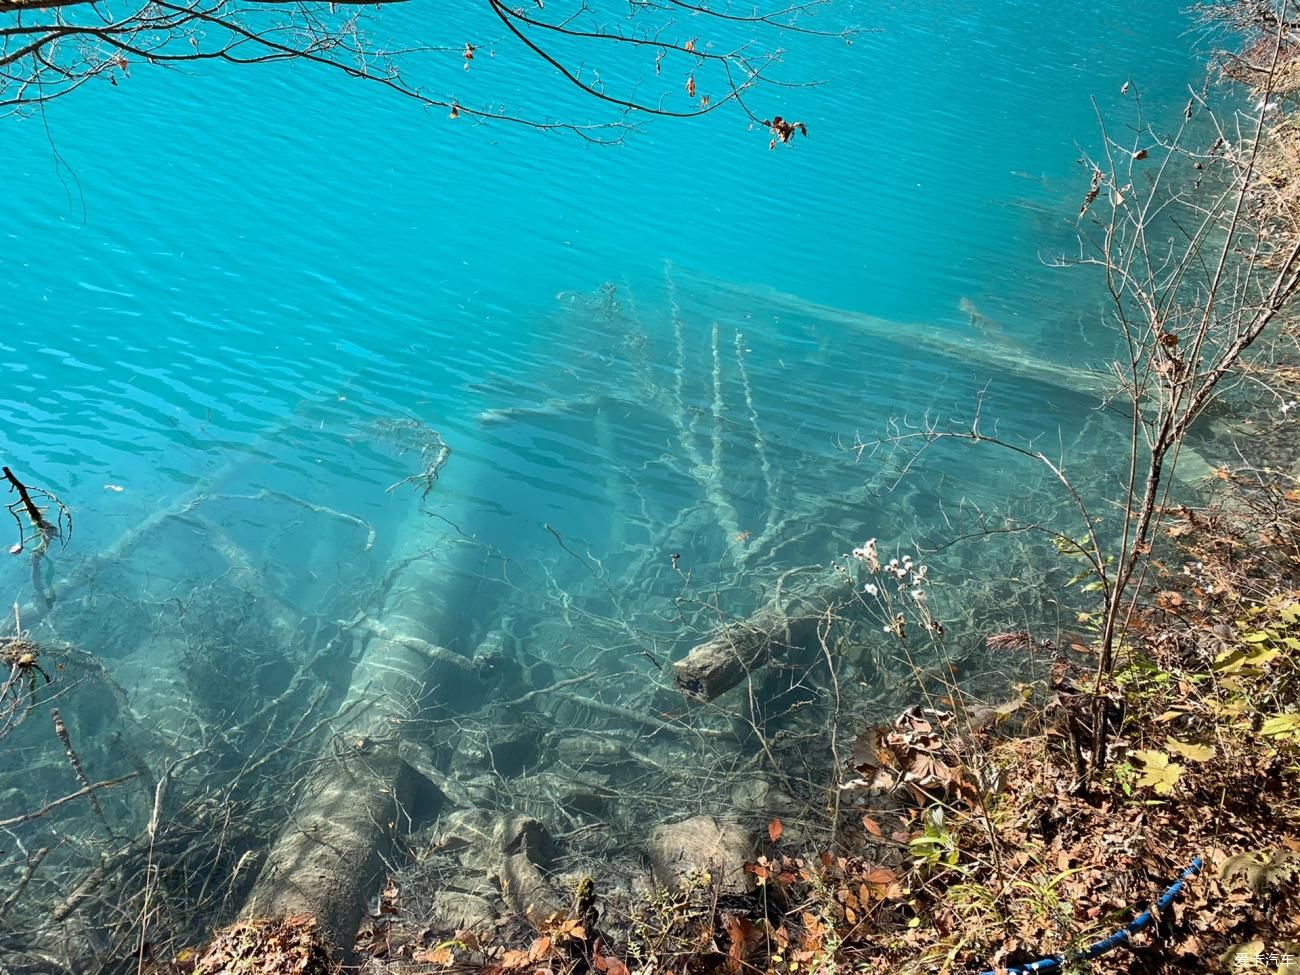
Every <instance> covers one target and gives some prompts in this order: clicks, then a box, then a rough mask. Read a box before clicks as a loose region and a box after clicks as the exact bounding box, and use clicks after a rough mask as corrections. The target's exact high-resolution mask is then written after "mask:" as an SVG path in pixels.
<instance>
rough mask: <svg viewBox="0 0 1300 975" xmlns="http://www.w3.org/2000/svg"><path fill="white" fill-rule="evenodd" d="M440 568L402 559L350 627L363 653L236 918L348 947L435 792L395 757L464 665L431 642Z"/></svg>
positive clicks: (420, 728)
mask: <svg viewBox="0 0 1300 975" xmlns="http://www.w3.org/2000/svg"><path fill="white" fill-rule="evenodd" d="M442 568H443V567H442V566H441V565H440V564H439V563H435V562H434V561H433V560H432V559H430V558H428V557H425V558H418V559H413V560H411V561H409V562H407V563H406V565H405V566H404V568H403V569H402V570H401V573H400V575H399V576H398V577H397V579H395V580H394V584H393V586H392V588H391V589H390V590H389V592H390V595H389V597H388V598H387V600H386V601H385V603H384V606H383V609H382V611H381V613H380V614H379V617H378V618H377V619H376V620H373V621H364V622H365V625H364V626H363V625H360V623H358V624H357V625H356V630H357V632H358V634H359V636H360V639H361V641H362V642H363V646H364V649H363V652H362V655H361V658H360V660H359V661H358V663H357V665H356V668H355V670H354V672H353V674H352V680H351V685H350V690H349V692H348V695H347V697H346V699H345V700H344V702H343V705H342V706H341V708H340V709H339V722H338V724H337V726H336V728H335V734H334V735H333V736H332V737H331V739H330V741H329V743H328V744H327V745H326V746H325V747H324V749H323V750H322V752H321V754H320V755H319V756H318V758H317V762H316V765H315V767H314V770H313V771H311V772H310V773H309V778H308V781H307V782H306V784H305V786H304V789H303V792H302V795H301V796H300V797H299V799H298V802H297V805H296V807H295V809H294V811H293V814H292V815H291V816H290V819H289V822H288V823H287V824H286V825H285V828H284V830H283V832H281V834H280V836H279V838H278V839H277V840H276V841H275V843H274V844H273V846H272V848H271V850H270V852H269V854H268V856H267V859H266V862H265V864H264V865H263V867H262V871H261V873H260V875H259V876H258V879H257V882H256V884H255V885H254V888H253V891H252V893H251V895H250V896H249V898H248V901H247V902H246V903H245V905H244V909H243V910H242V911H241V918H243V919H254V918H262V917H276V916H282V915H309V916H311V917H313V918H315V919H316V920H317V921H318V922H319V925H320V930H321V933H322V934H323V935H324V936H325V937H326V938H327V939H328V940H329V942H330V943H331V944H332V945H333V946H334V947H336V948H337V949H339V950H340V951H341V953H343V954H345V955H346V954H347V953H348V952H349V951H350V950H351V946H352V943H353V941H354V939H355V937H356V933H357V929H358V927H359V925H360V923H361V920H362V917H363V916H364V914H365V909H366V901H367V898H368V897H370V896H371V895H372V894H374V893H375V892H377V891H378V890H379V888H380V886H381V885H382V882H383V879H384V878H383V873H384V864H385V860H386V858H387V857H388V855H389V854H390V853H391V852H392V849H393V844H394V840H395V839H396V838H397V836H398V835H399V834H401V833H403V832H404V831H406V830H407V829H408V828H409V827H410V825H411V823H412V822H414V821H415V820H416V819H418V818H419V813H420V808H421V806H423V807H425V810H426V811H427V807H428V804H429V802H430V801H432V800H434V799H436V798H437V796H436V793H435V791H434V790H433V788H432V786H431V785H430V784H429V783H428V781H427V780H425V779H424V778H422V777H420V776H419V775H418V774H417V773H416V772H414V771H413V770H412V769H411V768H410V766H408V765H407V764H406V762H404V761H403V760H402V758H401V757H400V754H399V749H400V746H401V743H402V741H403V740H404V739H406V738H416V737H422V736H423V735H422V732H423V731H424V730H427V729H426V728H425V727H424V725H425V723H426V722H427V721H428V718H429V701H430V695H431V692H432V691H434V690H435V689H436V688H438V687H439V686H440V685H444V684H446V683H447V682H448V681H451V680H455V679H456V678H457V677H460V676H464V675H467V673H468V672H469V671H472V669H473V664H472V663H471V661H469V660H468V659H467V658H465V657H463V656H460V655H458V654H454V653H452V652H450V651H447V650H442V649H441V648H439V647H437V645H436V642H435V641H436V640H437V636H438V627H439V622H440V617H441V616H442V613H441V609H442V607H443V601H442V600H441V599H439V598H438V594H439V591H440V588H441V589H445V587H441V586H440V583H441V582H442V577H443V575H444V573H443V571H442Z"/></svg>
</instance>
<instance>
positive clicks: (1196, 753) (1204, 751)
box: [1165, 738, 1214, 762]
mask: <svg viewBox="0 0 1300 975" xmlns="http://www.w3.org/2000/svg"><path fill="white" fill-rule="evenodd" d="M1165 747H1167V748H1168V749H1169V750H1170V751H1171V752H1175V753H1177V754H1179V755H1181V756H1183V758H1189V759H1191V760H1192V761H1193V762H1208V761H1209V760H1210V759H1212V758H1213V757H1214V746H1213V745H1197V744H1195V743H1192V742H1185V741H1179V740H1178V739H1177V738H1166V739H1165Z"/></svg>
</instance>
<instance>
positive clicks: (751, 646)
mask: <svg viewBox="0 0 1300 975" xmlns="http://www.w3.org/2000/svg"><path fill="white" fill-rule="evenodd" d="M795 571H797V570H795ZM789 575H790V573H786V574H785V575H783V576H782V577H781V578H780V580H779V581H778V582H777V587H776V594H775V595H774V596H773V597H772V599H771V600H770V601H769V602H768V603H767V605H765V606H763V607H762V608H761V609H759V610H758V611H757V612H755V613H753V614H751V615H750V616H748V617H746V618H745V619H743V620H740V621H738V622H734V623H726V624H723V625H722V627H720V628H719V629H718V630H717V631H716V632H715V633H714V634H713V635H712V636H711V637H709V639H707V640H705V641H704V642H703V643H700V644H698V645H696V647H695V648H694V649H693V650H691V652H690V653H688V654H687V655H686V656H685V657H683V658H682V659H681V660H678V661H677V662H676V663H674V664H673V685H674V686H675V687H676V688H677V689H678V690H679V691H681V693H682V694H683V695H685V696H686V697H688V698H692V699H694V700H697V701H703V702H708V701H712V700H714V699H715V698H717V697H719V696H720V695H722V694H725V693H726V692H727V691H729V690H731V689H732V688H733V687H736V686H737V685H739V684H740V683H742V682H743V681H744V680H745V678H746V677H747V676H748V675H749V674H751V673H752V672H753V671H755V670H757V669H759V668H761V667H763V666H764V665H765V664H766V663H767V662H768V660H769V659H770V658H771V657H772V656H773V655H780V654H785V653H787V652H790V651H795V652H801V651H803V650H806V649H808V648H809V647H811V646H813V644H814V643H815V641H816V640H817V639H818V631H819V629H820V627H822V626H824V625H826V624H827V623H828V622H829V620H830V619H831V618H832V617H833V616H834V612H835V609H836V607H837V606H838V605H839V604H840V603H841V602H843V600H844V599H845V598H846V595H847V592H846V586H845V583H844V580H843V579H842V578H841V577H839V576H837V575H834V574H819V575H818V576H817V577H816V578H808V579H804V580H800V582H799V583H797V584H796V585H794V586H792V587H789V588H787V587H786V580H787V579H788V577H789Z"/></svg>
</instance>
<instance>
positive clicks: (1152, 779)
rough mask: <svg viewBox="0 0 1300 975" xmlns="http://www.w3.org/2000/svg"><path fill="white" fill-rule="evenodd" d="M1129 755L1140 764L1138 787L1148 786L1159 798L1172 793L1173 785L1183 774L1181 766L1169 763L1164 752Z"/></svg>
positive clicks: (1132, 753) (1139, 752)
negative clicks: (1140, 773)
mask: <svg viewBox="0 0 1300 975" xmlns="http://www.w3.org/2000/svg"><path fill="white" fill-rule="evenodd" d="M1129 755H1131V756H1132V757H1133V758H1136V759H1137V760H1138V761H1140V762H1141V763H1142V775H1141V777H1140V778H1139V779H1138V781H1137V784H1138V785H1140V786H1149V787H1150V788H1152V789H1154V790H1155V792H1156V795H1160V796H1167V795H1169V793H1171V792H1173V791H1174V785H1175V784H1176V783H1177V782H1178V778H1179V776H1181V775H1182V774H1183V767H1182V766H1181V765H1179V764H1178V763H1177V762H1171V761H1169V756H1168V755H1166V754H1165V753H1164V752H1152V751H1133V752H1129Z"/></svg>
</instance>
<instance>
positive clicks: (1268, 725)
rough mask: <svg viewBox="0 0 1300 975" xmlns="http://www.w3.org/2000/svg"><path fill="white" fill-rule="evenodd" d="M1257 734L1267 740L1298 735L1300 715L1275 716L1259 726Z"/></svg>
mask: <svg viewBox="0 0 1300 975" xmlns="http://www.w3.org/2000/svg"><path fill="white" fill-rule="evenodd" d="M1259 733H1260V734H1261V735H1265V736H1267V737H1269V738H1281V737H1282V736H1284V735H1295V734H1300V714H1275V715H1273V717H1271V718H1269V719H1268V720H1267V721H1265V722H1264V723H1263V724H1262V725H1260V726H1259Z"/></svg>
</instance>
